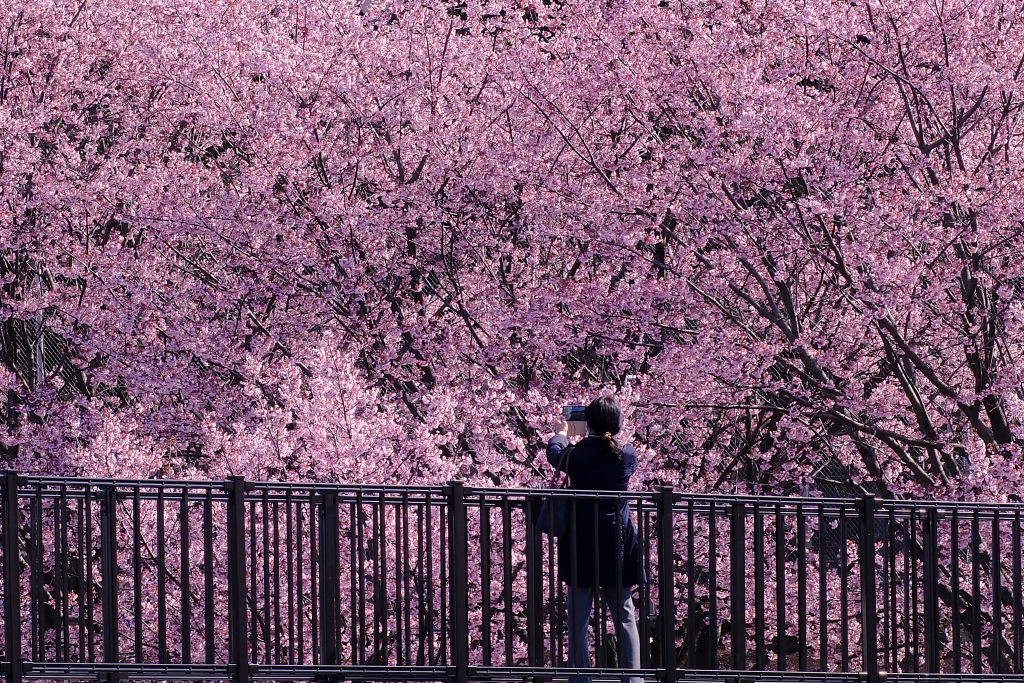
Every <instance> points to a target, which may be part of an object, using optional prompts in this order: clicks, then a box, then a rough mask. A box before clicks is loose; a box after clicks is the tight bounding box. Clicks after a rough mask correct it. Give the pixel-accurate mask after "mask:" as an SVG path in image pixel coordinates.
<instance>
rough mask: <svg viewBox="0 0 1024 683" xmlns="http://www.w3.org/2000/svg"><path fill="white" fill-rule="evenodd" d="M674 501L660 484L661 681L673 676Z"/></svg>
mask: <svg viewBox="0 0 1024 683" xmlns="http://www.w3.org/2000/svg"><path fill="white" fill-rule="evenodd" d="M674 502H675V492H674V491H673V490H672V487H671V486H662V487H661V488H660V489H659V491H658V503H659V505H658V512H659V514H658V525H659V526H658V582H659V583H658V589H659V596H658V602H659V611H660V612H661V634H660V635H661V666H662V668H663V669H664V670H665V673H664V679H663V681H662V683H674V681H675V679H676V587H675V578H676V577H675V552H674V543H673V541H674V538H675V537H674V529H673V520H672V504H673V503H674Z"/></svg>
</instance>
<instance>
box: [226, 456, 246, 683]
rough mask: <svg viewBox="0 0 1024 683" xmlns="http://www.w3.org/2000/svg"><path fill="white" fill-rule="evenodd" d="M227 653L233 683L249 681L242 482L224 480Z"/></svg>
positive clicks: (232, 478) (240, 479)
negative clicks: (226, 494)
mask: <svg viewBox="0 0 1024 683" xmlns="http://www.w3.org/2000/svg"><path fill="white" fill-rule="evenodd" d="M224 488H225V489H227V492H228V510H227V512H228V650H229V658H230V659H229V661H230V662H231V664H233V665H234V667H235V675H234V677H233V678H232V680H233V681H235V683H248V681H249V652H248V647H247V642H246V641H247V640H248V634H247V632H246V628H247V626H246V616H247V614H246V603H245V601H246V587H247V583H248V582H247V581H246V572H245V556H246V555H245V546H246V537H245V479H244V478H243V477H239V476H232V477H228V480H227V482H226V483H225V484H224Z"/></svg>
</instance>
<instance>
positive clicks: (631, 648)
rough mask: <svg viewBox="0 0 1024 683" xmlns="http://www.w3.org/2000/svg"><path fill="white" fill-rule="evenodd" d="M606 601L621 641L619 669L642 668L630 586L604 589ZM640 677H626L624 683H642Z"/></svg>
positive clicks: (638, 633) (617, 635)
mask: <svg viewBox="0 0 1024 683" xmlns="http://www.w3.org/2000/svg"><path fill="white" fill-rule="evenodd" d="M602 590H603V591H604V599H605V601H607V603H608V605H609V607H611V610H612V619H613V620H614V621H615V634H616V637H617V638H618V640H619V667H621V668H623V669H639V668H640V631H639V630H638V629H637V626H636V611H635V610H634V609H633V591H632V588H631V587H629V586H621V587H619V588H604V589H602ZM642 682H643V678H641V677H640V676H624V677H623V679H622V683H642Z"/></svg>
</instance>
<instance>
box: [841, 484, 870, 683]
mask: <svg viewBox="0 0 1024 683" xmlns="http://www.w3.org/2000/svg"><path fill="white" fill-rule="evenodd" d="M875 599H876V596H875V497H874V496H873V495H870V494H868V495H866V496H864V498H862V499H861V508H860V609H861V623H862V627H861V642H862V647H861V652H862V657H863V666H864V670H865V671H866V672H867V674H868V681H869V682H870V683H876V682H877V681H878V609H877V605H876V604H875ZM843 628H846V625H845V624H844V625H843Z"/></svg>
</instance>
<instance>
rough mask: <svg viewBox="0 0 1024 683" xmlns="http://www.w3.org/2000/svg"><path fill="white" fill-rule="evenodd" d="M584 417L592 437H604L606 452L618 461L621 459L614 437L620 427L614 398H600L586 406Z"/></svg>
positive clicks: (619, 413) (616, 403) (617, 443)
mask: <svg viewBox="0 0 1024 683" xmlns="http://www.w3.org/2000/svg"><path fill="white" fill-rule="evenodd" d="M584 415H585V416H586V418H587V429H589V430H590V433H591V434H593V435H594V436H601V437H604V440H605V443H606V444H607V446H608V450H609V451H611V453H612V455H614V456H615V457H616V458H618V459H620V460H621V459H622V448H621V447H620V446H619V442H618V441H616V440H615V435H616V434H618V433H619V429H620V428H621V427H622V411H621V410H620V409H619V403H618V401H616V400H615V397H614V396H600V397H598V398H595V399H594V400H593V401H591V402H590V405H588V406H587V408H586V410H585V412H584Z"/></svg>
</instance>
